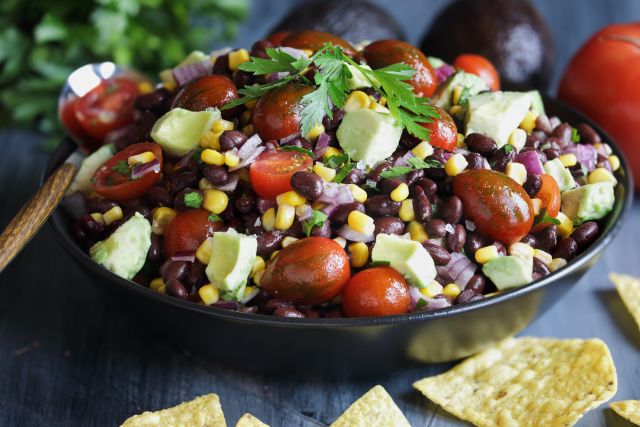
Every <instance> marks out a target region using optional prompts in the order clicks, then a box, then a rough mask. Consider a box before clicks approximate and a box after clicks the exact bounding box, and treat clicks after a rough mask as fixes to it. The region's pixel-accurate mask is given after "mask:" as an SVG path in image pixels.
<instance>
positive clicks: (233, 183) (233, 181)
mask: <svg viewBox="0 0 640 427" xmlns="http://www.w3.org/2000/svg"><path fill="white" fill-rule="evenodd" d="M238 181H240V175H238V174H237V173H232V174H230V175H229V178H228V179H227V183H226V184H224V185H217V186H216V185H214V186H213V188H215V189H216V190H220V191H233V190H235V189H236V187H237V186H238Z"/></svg>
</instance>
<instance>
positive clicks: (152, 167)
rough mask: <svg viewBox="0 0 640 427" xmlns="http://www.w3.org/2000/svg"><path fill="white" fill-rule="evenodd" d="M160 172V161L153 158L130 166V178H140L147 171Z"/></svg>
mask: <svg viewBox="0 0 640 427" xmlns="http://www.w3.org/2000/svg"><path fill="white" fill-rule="evenodd" d="M152 172H154V173H160V162H159V161H158V159H154V160H152V161H150V162H148V163H138V164H137V165H135V166H134V167H133V168H131V179H138V178H142V177H143V176H145V175H146V174H148V173H152Z"/></svg>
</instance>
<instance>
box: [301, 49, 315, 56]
mask: <svg viewBox="0 0 640 427" xmlns="http://www.w3.org/2000/svg"><path fill="white" fill-rule="evenodd" d="M302 52H304V54H305V55H307V58H310V57H311V56H313V51H312V50H311V49H302Z"/></svg>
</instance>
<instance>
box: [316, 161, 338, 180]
mask: <svg viewBox="0 0 640 427" xmlns="http://www.w3.org/2000/svg"><path fill="white" fill-rule="evenodd" d="M313 171H314V172H315V173H316V175H318V176H319V177H320V178H322V179H324V180H325V181H329V182H331V181H333V178H335V177H336V171H335V169H331V168H328V167H326V166H325V165H323V164H322V163H320V162H318V163H316V164H315V165H313Z"/></svg>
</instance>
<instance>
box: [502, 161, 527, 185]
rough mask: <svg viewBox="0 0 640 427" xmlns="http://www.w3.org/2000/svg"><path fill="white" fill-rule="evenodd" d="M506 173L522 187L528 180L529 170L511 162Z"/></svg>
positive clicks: (520, 164)
mask: <svg viewBox="0 0 640 427" xmlns="http://www.w3.org/2000/svg"><path fill="white" fill-rule="evenodd" d="M505 173H506V174H507V176H508V177H509V178H511V179H513V180H514V181H515V182H517V183H518V184H520V185H522V184H524V182H525V181H526V180H527V168H525V167H524V165H523V164H522V163H516V162H509V163H507V168H506V169H505Z"/></svg>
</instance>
